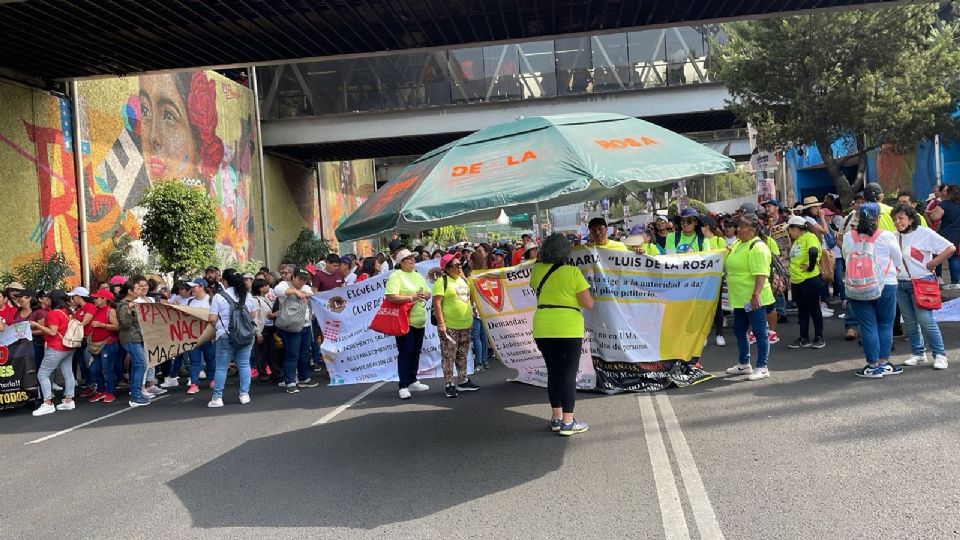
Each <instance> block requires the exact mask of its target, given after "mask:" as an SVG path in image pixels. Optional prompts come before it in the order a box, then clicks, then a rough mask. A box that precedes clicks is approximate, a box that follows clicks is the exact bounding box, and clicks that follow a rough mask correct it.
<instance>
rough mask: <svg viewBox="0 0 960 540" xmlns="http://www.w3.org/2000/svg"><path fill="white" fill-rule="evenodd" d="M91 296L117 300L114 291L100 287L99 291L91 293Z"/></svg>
mask: <svg viewBox="0 0 960 540" xmlns="http://www.w3.org/2000/svg"><path fill="white" fill-rule="evenodd" d="M90 298H103V299H104V300H116V298H115V297H114V296H113V293H112V292H110V291H108V290H106V289H100V290H99V291H96V292H95V293H93V294H91V295H90Z"/></svg>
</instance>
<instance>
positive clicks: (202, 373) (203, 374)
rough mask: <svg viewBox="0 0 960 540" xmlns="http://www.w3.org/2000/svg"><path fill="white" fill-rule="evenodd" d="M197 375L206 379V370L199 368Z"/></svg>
mask: <svg viewBox="0 0 960 540" xmlns="http://www.w3.org/2000/svg"><path fill="white" fill-rule="evenodd" d="M197 376H198V377H200V378H201V379H206V378H207V372H206V371H204V370H202V369H201V370H200V375H197Z"/></svg>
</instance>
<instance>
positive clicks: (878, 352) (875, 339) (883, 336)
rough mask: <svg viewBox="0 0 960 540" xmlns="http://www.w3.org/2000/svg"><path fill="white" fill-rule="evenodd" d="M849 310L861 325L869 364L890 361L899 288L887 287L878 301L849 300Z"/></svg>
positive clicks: (864, 352) (862, 342) (862, 341)
mask: <svg viewBox="0 0 960 540" xmlns="http://www.w3.org/2000/svg"><path fill="white" fill-rule="evenodd" d="M847 308H849V309H850V310H851V311H853V313H854V314H856V316H857V322H858V323H859V324H860V344H861V345H862V346H863V354H864V356H866V358H867V363H868V364H876V363H877V362H886V361H887V360H889V359H890V349H891V348H892V347H893V317H894V315H896V313H897V286H896V285H886V286H885V287H884V288H883V293H882V294H881V295H880V298H878V299H876V300H870V301H867V302H861V301H859V300H848V301H847Z"/></svg>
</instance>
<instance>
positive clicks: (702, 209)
mask: <svg viewBox="0 0 960 540" xmlns="http://www.w3.org/2000/svg"><path fill="white" fill-rule="evenodd" d="M689 206H691V207H693V209H694V210H696V211H697V213H698V214H700V215H701V216H705V215H707V214H709V213H710V210H709V209H708V208H707V207H706V205H704V204H703V203H702V202H700V201H698V200H696V199H690V200H689ZM678 215H680V213H679V212H678V211H677V200H676V199H674V200H672V201H670V206H669V207H667V216H668V217H670V218H674V217H676V216H678Z"/></svg>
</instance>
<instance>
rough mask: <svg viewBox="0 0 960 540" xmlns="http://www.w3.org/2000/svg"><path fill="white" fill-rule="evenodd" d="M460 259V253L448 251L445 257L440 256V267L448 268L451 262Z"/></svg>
mask: <svg viewBox="0 0 960 540" xmlns="http://www.w3.org/2000/svg"><path fill="white" fill-rule="evenodd" d="M459 260H460V254H459V253H447V254H446V255H444V256H443V257H440V268H444V269H446V268H447V266H448V265H449V264H450V263H452V262H453V261H459Z"/></svg>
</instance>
